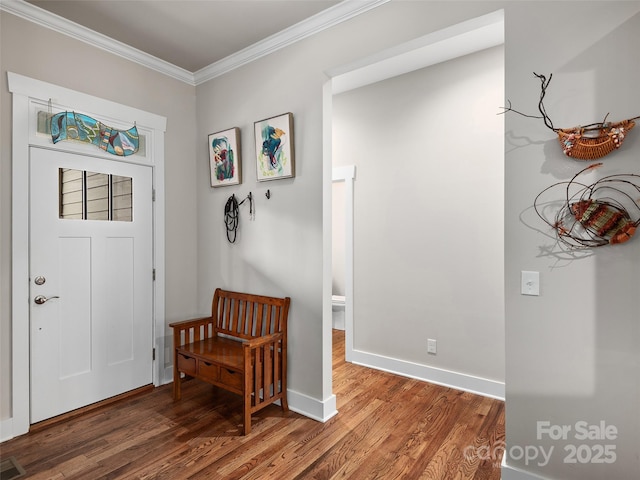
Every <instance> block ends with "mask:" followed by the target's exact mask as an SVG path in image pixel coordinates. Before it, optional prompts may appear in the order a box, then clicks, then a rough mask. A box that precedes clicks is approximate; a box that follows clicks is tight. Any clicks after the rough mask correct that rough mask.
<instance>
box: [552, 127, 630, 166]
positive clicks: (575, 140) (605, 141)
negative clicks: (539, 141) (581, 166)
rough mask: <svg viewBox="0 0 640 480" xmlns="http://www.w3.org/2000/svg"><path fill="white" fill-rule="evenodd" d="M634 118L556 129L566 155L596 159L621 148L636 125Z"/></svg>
mask: <svg viewBox="0 0 640 480" xmlns="http://www.w3.org/2000/svg"><path fill="white" fill-rule="evenodd" d="M635 124H636V122H634V121H633V119H629V120H622V121H621V122H616V123H600V124H597V126H595V127H592V128H589V129H585V128H584V127H575V128H563V129H560V128H558V129H555V132H556V133H557V134H558V141H559V142H560V146H561V147H562V151H563V152H564V154H565V155H567V156H568V157H572V158H577V159H579V160H596V159H598V158H602V157H604V156H605V155H608V154H610V153H611V152H613V151H614V150H616V149H618V148H620V146H621V145H622V142H623V141H624V137H625V136H626V135H627V133H628V132H629V131H630V130H631V129H632V128H633V127H634V126H635Z"/></svg>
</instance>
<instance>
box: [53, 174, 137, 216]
mask: <svg viewBox="0 0 640 480" xmlns="http://www.w3.org/2000/svg"><path fill="white" fill-rule="evenodd" d="M59 180H60V188H59V192H60V194H59V205H60V218H63V219H66V220H106V221H116V222H131V221H133V180H132V178H131V177H122V176H119V175H111V174H108V173H96V172H87V171H86V170H74V169H71V168H61V169H59Z"/></svg>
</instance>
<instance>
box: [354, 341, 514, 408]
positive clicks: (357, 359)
mask: <svg viewBox="0 0 640 480" xmlns="http://www.w3.org/2000/svg"><path fill="white" fill-rule="evenodd" d="M353 363H355V364H358V365H362V366H365V367H370V368H375V369H376V370H382V371H385V372H389V373H394V374H396V375H401V376H403V377H409V378H415V379H417V380H423V381H425V382H429V383H435V384H436V385H442V386H444V387H450V388H455V389H456V390H463V391H465V392H470V393H475V394H478V395H482V396H484V397H490V398H495V399H497V400H503V401H504V392H505V389H504V383H503V382H497V381H495V380H489V379H486V378H481V377H476V376H473V375H466V374H464V373H458V372H452V371H449V370H443V369H440V368H435V367H429V366H427V365H421V364H419V363H413V362H408V361H406V360H398V359H397V358H390V357H384V356H382V355H377V354H373V353H368V352H363V351H360V350H354V351H353Z"/></svg>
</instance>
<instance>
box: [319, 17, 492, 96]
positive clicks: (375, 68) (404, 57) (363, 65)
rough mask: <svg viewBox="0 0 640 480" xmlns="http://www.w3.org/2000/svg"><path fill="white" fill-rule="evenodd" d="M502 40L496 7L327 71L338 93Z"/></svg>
mask: <svg viewBox="0 0 640 480" xmlns="http://www.w3.org/2000/svg"><path fill="white" fill-rule="evenodd" d="M503 43H504V11H503V10H498V11H496V12H493V13H489V14H487V15H483V16H481V17H478V18H473V19H471V20H467V21H465V22H461V23H458V24H455V25H452V26H451V27H448V28H444V29H442V30H438V31H436V32H433V33H430V34H427V35H425V36H423V37H420V38H417V39H415V40H412V41H410V42H407V43H403V44H401V45H398V46H396V47H393V48H389V49H387V50H382V51H380V52H377V53H375V54H374V55H371V56H369V57H366V58H363V59H361V60H358V61H357V62H354V63H350V64H348V65H345V66H341V67H337V68H334V69H331V70H328V71H327V72H326V73H327V75H328V76H329V77H331V78H332V79H333V93H334V94H338V93H342V92H346V91H348V90H353V89H355V88H360V87H363V86H365V85H369V84H372V83H375V82H379V81H382V80H386V79H388V78H391V77H395V76H398V75H402V74H405V73H408V72H412V71H414V70H419V69H421V68H425V67H428V66H430V65H435V64H437V63H441V62H445V61H447V60H451V59H453V58H457V57H461V56H463V55H468V54H470V53H474V52H479V51H480V50H484V49H487V48H490V47H495V46H497V45H502V44H503Z"/></svg>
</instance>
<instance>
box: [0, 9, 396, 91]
mask: <svg viewBox="0 0 640 480" xmlns="http://www.w3.org/2000/svg"><path fill="white" fill-rule="evenodd" d="M389 1H391V0H343V1H342V2H340V3H338V4H336V5H334V6H333V7H331V8H328V9H327V10H324V11H322V12H320V13H318V14H316V15H314V16H312V17H309V18H308V19H306V20H303V21H302V22H299V23H297V24H295V25H293V26H291V27H289V28H287V29H285V30H282V31H281V32H278V33H276V34H274V35H271V36H270V37H267V38H266V39H264V40H262V41H260V42H257V43H255V44H253V45H251V46H249V47H247V48H244V49H242V50H240V51H238V52H236V53H234V54H232V55H229V56H228V57H225V58H223V59H222V60H219V61H217V62H215V63H212V64H211V65H209V66H207V67H204V68H202V69H200V70H198V71H197V72H195V73H193V72H189V71H188V70H185V69H184V68H180V67H178V66H176V65H173V64H172V63H169V62H166V61H164V60H161V59H159V58H157V57H154V56H153V55H149V54H148V53H145V52H143V51H141V50H138V49H137V48H133V47H131V46H129V45H127V44H125V43H122V42H119V41H118V40H115V39H113V38H111V37H108V36H106V35H103V34H101V33H98V32H96V31H94V30H91V29H89V28H86V27H83V26H82V25H79V24H77V23H75V22H72V21H70V20H67V19H66V18H63V17H60V16H59V15H56V14H53V13H51V12H48V11H46V10H44V9H42V8H40V7H37V6H35V5H32V4H30V3H27V2H25V1H24V0H0V10H3V11H6V12H8V13H11V14H13V15H16V16H18V17H20V18H23V19H25V20H28V21H30V22H33V23H36V24H38V25H40V26H42V27H45V28H49V29H51V30H54V31H56V32H58V33H62V34H63V35H67V36H69V37H71V38H74V39H76V40H79V41H81V42H84V43H87V44H89V45H92V46H94V47H96V48H100V49H101V50H105V51H107V52H109V53H113V54H114V55H118V56H120V57H122V58H125V59H127V60H130V61H132V62H135V63H137V64H139V65H142V66H144V67H147V68H150V69H152V70H155V71H157V72H160V73H162V74H164V75H167V76H169V77H172V78H175V79H177V80H180V81H182V82H185V83H187V84H189V85H192V86H196V85H200V84H202V83H204V82H207V81H209V80H211V79H213V78H215V77H219V76H220V75H223V74H225V73H228V72H230V71H232V70H234V69H236V68H239V67H241V66H243V65H246V64H247V63H250V62H253V61H254V60H257V59H259V58H261V57H264V56H266V55H269V54H270V53H273V52H274V51H276V50H279V49H281V48H284V47H286V46H288V45H291V44H293V43H295V42H297V41H299V40H302V39H304V38H306V37H309V36H311V35H314V34H316V33H319V32H321V31H323V30H325V29H327V28H331V27H333V26H334V25H337V24H339V23H341V22H344V21H346V20H349V19H351V18H353V17H356V16H358V15H360V14H362V13H365V12H367V11H369V10H371V9H373V8H375V7H378V6H380V5H382V4H384V3H387V2H389Z"/></svg>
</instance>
